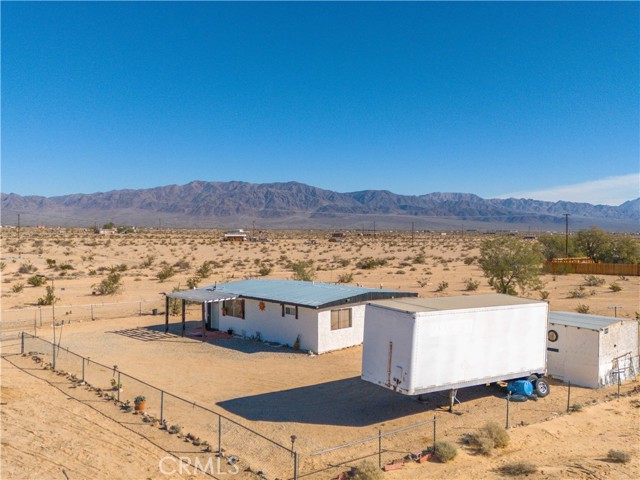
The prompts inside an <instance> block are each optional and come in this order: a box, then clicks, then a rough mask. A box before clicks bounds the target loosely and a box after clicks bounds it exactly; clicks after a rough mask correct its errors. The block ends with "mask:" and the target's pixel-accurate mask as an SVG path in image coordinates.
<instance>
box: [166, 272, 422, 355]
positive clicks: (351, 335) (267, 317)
mask: <svg viewBox="0 0 640 480" xmlns="http://www.w3.org/2000/svg"><path fill="white" fill-rule="evenodd" d="M165 295H166V299H167V304H168V302H169V298H175V299H180V300H182V301H183V304H184V303H185V302H187V301H188V302H195V303H201V304H202V322H203V328H206V329H208V330H221V331H232V332H233V333H234V334H236V335H240V336H243V337H248V338H254V339H259V340H264V341H269V342H277V343H282V344H285V345H290V346H294V345H295V346H298V347H299V348H300V349H303V350H311V351H313V352H316V353H325V352H329V351H332V350H338V349H342V348H346V347H351V346H354V345H359V344H361V343H362V339H363V335H364V317H365V304H366V302H369V301H372V300H384V299H392V298H401V297H416V296H417V293H413V292H400V291H397V290H384V289H374V288H366V287H358V286H352V285H344V284H333V283H321V282H304V281H296V280H263V279H256V280H239V281H235V282H229V283H223V284H218V285H213V286H209V287H204V288H198V289H193V290H184V291H181V292H170V293H165ZM166 310H167V312H168V310H169V309H168V308H167V309H166ZM183 312H184V309H183ZM168 320H169V318H168V314H167V315H166V317H165V323H166V325H167V328H168ZM183 325H184V314H183ZM183 332H184V327H183Z"/></svg>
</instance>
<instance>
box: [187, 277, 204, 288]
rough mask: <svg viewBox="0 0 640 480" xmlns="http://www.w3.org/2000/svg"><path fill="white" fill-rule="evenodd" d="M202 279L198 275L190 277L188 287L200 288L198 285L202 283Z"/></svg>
mask: <svg viewBox="0 0 640 480" xmlns="http://www.w3.org/2000/svg"><path fill="white" fill-rule="evenodd" d="M200 280H202V279H201V278H200V277H198V276H197V275H196V276H195V277H191V278H188V279H187V287H189V288H190V289H193V288H198V285H199V284H200Z"/></svg>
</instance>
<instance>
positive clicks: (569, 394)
mask: <svg viewBox="0 0 640 480" xmlns="http://www.w3.org/2000/svg"><path fill="white" fill-rule="evenodd" d="M570 405H571V380H569V388H568V389H567V413H569V411H570V410H571V407H570Z"/></svg>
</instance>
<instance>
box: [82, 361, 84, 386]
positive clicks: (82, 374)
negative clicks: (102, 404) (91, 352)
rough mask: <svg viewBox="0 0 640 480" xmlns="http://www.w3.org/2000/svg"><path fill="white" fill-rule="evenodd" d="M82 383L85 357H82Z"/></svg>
mask: <svg viewBox="0 0 640 480" xmlns="http://www.w3.org/2000/svg"><path fill="white" fill-rule="evenodd" d="M82 383H83V384H84V357H82Z"/></svg>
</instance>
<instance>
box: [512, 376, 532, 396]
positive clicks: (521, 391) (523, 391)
mask: <svg viewBox="0 0 640 480" xmlns="http://www.w3.org/2000/svg"><path fill="white" fill-rule="evenodd" d="M507 391H508V392H510V393H514V394H517V395H524V396H526V397H530V396H531V394H532V393H533V385H532V384H531V382H530V381H529V380H514V381H511V382H509V383H507Z"/></svg>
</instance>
